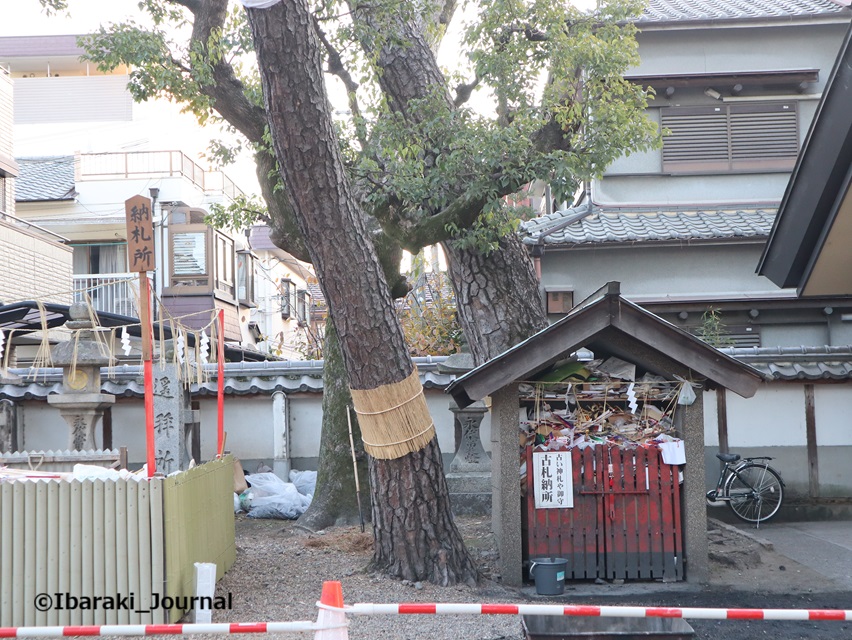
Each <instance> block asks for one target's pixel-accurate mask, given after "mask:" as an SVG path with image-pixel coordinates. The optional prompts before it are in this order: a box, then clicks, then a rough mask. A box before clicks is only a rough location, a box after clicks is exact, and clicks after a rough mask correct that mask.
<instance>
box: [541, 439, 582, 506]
mask: <svg viewBox="0 0 852 640" xmlns="http://www.w3.org/2000/svg"><path fill="white" fill-rule="evenodd" d="M532 459H533V486H534V488H535V508H536V509H572V508H573V507H574V481H573V474H572V472H571V452H570V451H538V452H535V453H533V456H532Z"/></svg>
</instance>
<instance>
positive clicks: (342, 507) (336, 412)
mask: <svg viewBox="0 0 852 640" xmlns="http://www.w3.org/2000/svg"><path fill="white" fill-rule="evenodd" d="M323 360H324V362H323V395H322V433H321V435H320V450H319V466H318V468H317V487H316V491H315V493H314V497H313V500H312V501H311V506H310V507H308V510H307V511H305V513H303V514H302V515H301V517H300V518H299V522H298V524H299V526H302V527H304V528H306V529H309V530H311V531H319V530H320V529H325V528H326V527H330V526H332V525H350V524H358V523H359V522H360V521H361V517H362V516H363V518H364V520H366V521H369V519H370V503H369V500H370V481H369V475H368V470H367V463H366V454H365V453H364V444H363V442H361V431H360V430H359V428H358V420H357V418H356V416H354V415H352V416H351V419H352V441H353V443H354V445H355V457H356V460H357V467H358V471H357V473H358V481H359V483H360V487H361V492H360V495H358V492H357V491H356V483H355V478H354V473H355V470H354V469H353V467H352V463H351V459H352V452H351V449H350V446H349V420H348V419H347V409H348V407H349V404H350V403H351V402H352V396H351V394H350V393H349V385H347V384H346V368H345V366H344V364H343V356H342V354H341V352H340V345H339V343H338V340H337V334H336V333H335V331H334V324H333V323H332V322H331V319H328V320H326V323H325V345H324V347H323ZM347 462H348V464H347ZM359 503H360V504H359Z"/></svg>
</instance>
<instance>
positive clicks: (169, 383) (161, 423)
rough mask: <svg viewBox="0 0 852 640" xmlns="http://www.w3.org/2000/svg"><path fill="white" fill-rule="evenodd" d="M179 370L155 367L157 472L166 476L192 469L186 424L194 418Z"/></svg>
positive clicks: (166, 365) (155, 450) (167, 366)
mask: <svg viewBox="0 0 852 640" xmlns="http://www.w3.org/2000/svg"><path fill="white" fill-rule="evenodd" d="M179 366H180V365H177V364H171V363H169V364H165V365H161V364H158V363H154V457H155V460H156V464H157V472H158V473H163V474H165V475H169V474H170V473H174V472H175V471H180V470H185V469H187V468H188V467H189V452H188V450H187V446H186V423H187V422H188V421H191V420H192V418H191V414H190V413H189V398H188V397H186V394H185V393H184V389H183V385H182V384H181V381H180V378H179V374H178V367H179Z"/></svg>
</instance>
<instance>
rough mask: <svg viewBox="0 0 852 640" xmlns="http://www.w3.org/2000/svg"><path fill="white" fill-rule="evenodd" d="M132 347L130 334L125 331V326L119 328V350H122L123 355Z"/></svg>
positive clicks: (127, 354) (128, 352) (128, 353)
mask: <svg viewBox="0 0 852 640" xmlns="http://www.w3.org/2000/svg"><path fill="white" fill-rule="evenodd" d="M132 348H133V347H131V346H130V334H129V333H127V327H122V328H121V350H122V351H124V355H126V356H129V355H130V350H131V349H132Z"/></svg>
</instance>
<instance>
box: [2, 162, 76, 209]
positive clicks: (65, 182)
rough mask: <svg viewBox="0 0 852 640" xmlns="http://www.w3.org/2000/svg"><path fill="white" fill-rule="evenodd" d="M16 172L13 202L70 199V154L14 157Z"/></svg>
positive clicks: (72, 179)
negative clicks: (17, 169) (17, 173)
mask: <svg viewBox="0 0 852 640" xmlns="http://www.w3.org/2000/svg"><path fill="white" fill-rule="evenodd" d="M16 161H17V163H18V167H19V168H20V174H19V175H18V178H17V180H15V200H16V201H17V202H44V201H47V200H73V199H74V196H76V195H77V191H76V189H75V188H74V185H75V182H74V156H54V157H49V158H17V159H16Z"/></svg>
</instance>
